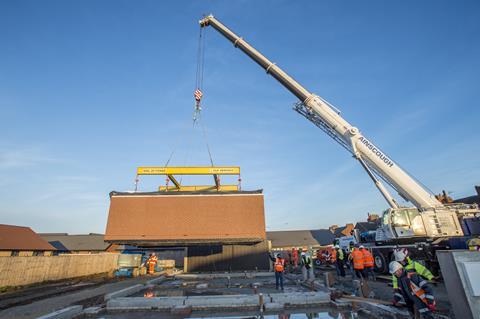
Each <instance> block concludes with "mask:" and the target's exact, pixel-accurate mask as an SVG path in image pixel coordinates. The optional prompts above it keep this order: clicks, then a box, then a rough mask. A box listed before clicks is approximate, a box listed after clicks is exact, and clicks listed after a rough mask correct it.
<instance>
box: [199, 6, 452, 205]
mask: <svg viewBox="0 0 480 319" xmlns="http://www.w3.org/2000/svg"><path fill="white" fill-rule="evenodd" d="M199 23H200V26H201V27H206V26H212V27H213V28H214V29H215V30H217V31H218V32H220V33H221V34H222V35H223V36H225V37H226V38H227V39H228V40H229V41H230V42H232V43H233V45H234V46H235V47H237V48H239V49H240V50H242V51H243V52H244V53H245V54H246V55H248V56H249V57H250V58H251V59H252V60H253V61H255V62H256V63H257V64H258V65H260V66H261V67H262V68H263V69H265V70H266V72H267V74H270V75H271V76H273V77H274V78H275V79H276V80H277V81H278V82H280V84H282V85H283V86H284V87H285V88H286V89H287V90H289V91H290V92H291V93H292V94H293V95H295V96H296V97H297V98H298V99H299V100H300V104H299V105H298V106H297V109H299V110H300V113H302V112H303V115H305V116H306V117H307V118H311V119H316V120H317V121H319V122H320V124H317V123H315V122H314V123H315V124H317V126H322V127H323V129H324V130H326V131H327V133H328V134H329V135H331V136H332V137H334V138H335V139H336V140H337V141H339V142H340V143H341V144H343V145H344V146H346V147H347V148H348V149H349V151H351V152H352V154H353V155H354V157H355V158H356V159H357V160H359V161H360V163H361V164H362V166H363V167H364V168H365V169H366V171H367V173H368V174H369V176H370V177H371V178H372V180H373V181H374V182H375V185H376V187H377V188H378V189H379V191H380V192H381V193H382V195H383V196H384V197H385V199H386V200H387V202H388V203H389V205H390V206H391V207H392V208H398V205H397V203H396V202H395V200H394V199H393V197H392V196H391V195H390V194H389V192H388V191H387V189H386V188H385V187H384V186H383V185H382V184H381V183H380V181H379V180H378V179H377V178H376V177H375V175H374V174H373V172H375V173H376V174H378V175H379V176H381V177H382V178H383V179H384V180H386V181H387V182H388V183H389V184H390V185H391V186H392V187H393V188H394V189H395V190H396V191H397V192H398V193H399V195H400V196H402V197H403V198H404V199H407V200H408V201H410V202H411V203H412V204H413V205H415V207H417V208H418V209H419V210H420V211H422V210H427V209H431V208H441V207H442V206H443V205H442V204H441V203H440V202H439V201H438V200H437V199H436V198H435V196H434V195H433V194H431V193H430V192H428V191H427V190H426V189H425V188H423V187H422V186H421V185H420V184H419V183H418V182H417V181H415V179H413V178H412V177H411V176H410V175H409V174H407V173H406V172H405V171H404V170H403V169H402V168H400V167H399V166H398V165H397V164H396V163H395V162H394V161H393V160H392V159H391V158H390V157H388V156H387V155H386V154H385V153H384V152H383V151H381V150H380V148H378V147H377V146H376V145H375V144H373V143H372V142H371V140H369V139H367V138H366V137H365V136H364V135H363V134H362V133H361V132H360V131H359V130H358V129H357V128H356V127H354V126H353V125H351V124H350V123H349V122H347V121H346V120H345V119H344V118H342V117H341V116H340V114H339V112H338V111H337V110H336V109H334V108H333V107H331V105H329V104H328V102H326V101H325V100H323V99H322V98H321V97H320V96H318V95H315V94H313V93H311V92H309V91H308V90H307V89H306V88H305V87H303V86H302V85H301V84H300V83H298V82H297V81H296V80H294V79H293V78H292V77H291V76H289V75H288V74H287V73H285V72H284V71H283V70H282V69H281V68H280V67H278V66H277V65H276V64H275V63H273V62H271V61H270V60H269V59H267V58H266V57H265V56H264V55H262V54H261V53H260V52H258V51H257V50H256V49H255V48H254V47H252V46H251V45H250V44H248V43H247V42H246V41H245V40H243V39H242V38H241V37H239V36H238V35H236V34H235V33H234V32H232V31H231V30H230V29H228V28H227V27H226V26H225V25H223V24H222V23H221V22H220V21H218V20H217V19H216V18H214V17H213V16H212V15H209V16H207V17H205V18H203V19H202V20H200V22H199Z"/></svg>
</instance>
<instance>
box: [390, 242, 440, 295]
mask: <svg viewBox="0 0 480 319" xmlns="http://www.w3.org/2000/svg"><path fill="white" fill-rule="evenodd" d="M393 259H394V260H395V261H397V262H399V263H400V264H401V265H402V266H403V268H405V270H414V271H415V272H416V273H417V275H419V276H421V277H423V278H425V279H427V280H432V279H433V278H434V276H433V274H432V273H431V272H430V270H428V269H427V268H426V267H425V266H424V265H422V264H420V263H419V262H416V261H413V260H412V259H410V257H408V250H407V249H406V248H401V249H395V250H394V251H393ZM392 285H393V290H395V289H398V282H397V277H395V276H393V275H392Z"/></svg>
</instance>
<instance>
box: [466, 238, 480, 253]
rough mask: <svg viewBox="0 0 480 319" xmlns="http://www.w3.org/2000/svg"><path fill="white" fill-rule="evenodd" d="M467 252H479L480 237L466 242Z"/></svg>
mask: <svg viewBox="0 0 480 319" xmlns="http://www.w3.org/2000/svg"><path fill="white" fill-rule="evenodd" d="M467 245H468V250H473V251H480V237H476V238H471V239H469V240H468V241H467Z"/></svg>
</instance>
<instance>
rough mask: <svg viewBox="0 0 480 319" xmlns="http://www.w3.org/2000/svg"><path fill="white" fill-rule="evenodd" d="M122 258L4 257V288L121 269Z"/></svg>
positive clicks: (0, 282) (0, 283)
mask: <svg viewBox="0 0 480 319" xmlns="http://www.w3.org/2000/svg"><path fill="white" fill-rule="evenodd" d="M118 256H119V254H113V253H112V254H109V253H106V254H85V255H83V254H78V255H77V254H72V255H61V256H31V257H18V256H16V257H0V287H4V286H22V285H28V284H33V283H39V282H44V281H53V280H62V279H68V278H75V277H83V276H90V275H95V274H102V273H110V272H113V271H114V270H116V269H117V267H118V266H117V265H118Z"/></svg>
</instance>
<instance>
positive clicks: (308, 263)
mask: <svg viewBox="0 0 480 319" xmlns="http://www.w3.org/2000/svg"><path fill="white" fill-rule="evenodd" d="M301 264H302V275H303V281H308V280H310V281H314V280H315V275H314V273H313V262H312V257H311V256H310V255H309V254H306V253H304V252H302V259H301Z"/></svg>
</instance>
